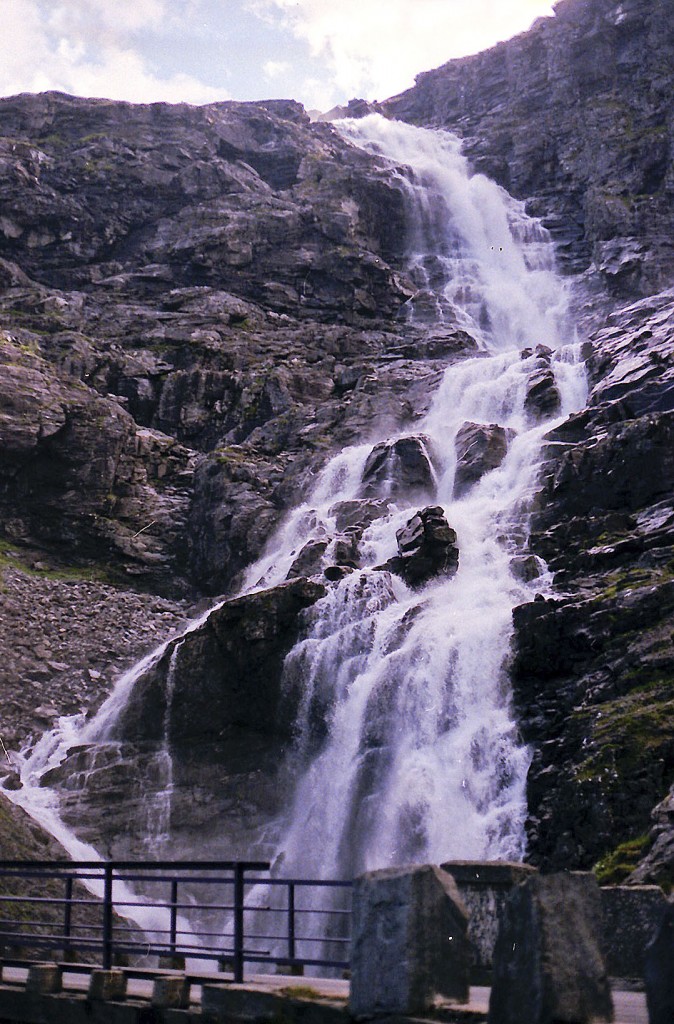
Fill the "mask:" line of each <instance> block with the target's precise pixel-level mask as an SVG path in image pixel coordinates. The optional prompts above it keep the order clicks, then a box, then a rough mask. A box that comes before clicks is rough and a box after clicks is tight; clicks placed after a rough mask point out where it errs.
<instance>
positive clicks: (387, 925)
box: [349, 866, 470, 1017]
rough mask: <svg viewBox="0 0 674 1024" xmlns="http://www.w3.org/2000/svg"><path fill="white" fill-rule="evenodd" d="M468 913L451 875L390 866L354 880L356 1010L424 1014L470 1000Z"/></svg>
mask: <svg viewBox="0 0 674 1024" xmlns="http://www.w3.org/2000/svg"><path fill="white" fill-rule="evenodd" d="M467 926H468V919H467V915H466V911H465V909H464V906H463V904H462V902H461V897H460V896H459V893H458V890H457V888H456V884H455V883H454V880H453V879H452V877H451V875H448V874H447V873H446V872H445V871H442V870H441V869H440V868H438V867H430V866H425V867H417V868H388V869H385V870H383V871H371V872H369V873H368V874H365V875H361V877H360V878H358V879H356V881H355V883H354V892H353V925H352V928H353V931H352V951H351V993H350V997H349V1009H350V1011H351V1014H352V1016H354V1017H357V1016H360V1015H367V1016H378V1015H390V1014H417V1013H422V1012H423V1011H424V1010H429V1009H430V1008H431V1006H432V1005H433V1002H434V1000H435V999H436V998H437V997H440V998H444V999H449V1000H453V1001H456V1002H460V1003H465V1002H467V1001H468V984H469V981H468V971H469V963H470V952H469V948H470V947H469V943H468V940H467V937H466V931H467Z"/></svg>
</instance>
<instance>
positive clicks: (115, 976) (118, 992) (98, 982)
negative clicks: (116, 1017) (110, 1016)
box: [88, 970, 126, 1002]
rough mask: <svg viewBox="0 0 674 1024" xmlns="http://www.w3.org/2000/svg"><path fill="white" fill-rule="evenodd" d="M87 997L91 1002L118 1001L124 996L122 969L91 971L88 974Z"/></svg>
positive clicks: (124, 978) (124, 986)
mask: <svg viewBox="0 0 674 1024" xmlns="http://www.w3.org/2000/svg"><path fill="white" fill-rule="evenodd" d="M88 998H89V999H91V1000H92V1001H93V1002H96V1001H100V1002H120V1001H121V1000H122V999H125V998H126V975H125V973H124V971H115V970H112V971H103V970H95V971H92V972H91V974H90V976H89V992H88Z"/></svg>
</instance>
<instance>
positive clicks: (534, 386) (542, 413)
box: [522, 345, 562, 421]
mask: <svg viewBox="0 0 674 1024" xmlns="http://www.w3.org/2000/svg"><path fill="white" fill-rule="evenodd" d="M527 351H528V350H527V349H525V350H524V351H523V353H522V355H523V356H525V355H526V353H527ZM561 404H562V396H561V395H560V393H559V388H558V387H557V384H556V381H555V374H554V371H553V369H552V350H551V349H549V348H547V346H545V345H537V346H536V349H535V359H534V365H533V369H532V370H531V373H530V374H529V378H528V380H527V393H526V396H525V399H524V408H525V411H526V412H527V413H528V415H529V417H530V418H531V419H532V420H534V421H540V420H544V419H547V418H548V417H549V416H554V415H555V413H557V412H559V410H560V407H561Z"/></svg>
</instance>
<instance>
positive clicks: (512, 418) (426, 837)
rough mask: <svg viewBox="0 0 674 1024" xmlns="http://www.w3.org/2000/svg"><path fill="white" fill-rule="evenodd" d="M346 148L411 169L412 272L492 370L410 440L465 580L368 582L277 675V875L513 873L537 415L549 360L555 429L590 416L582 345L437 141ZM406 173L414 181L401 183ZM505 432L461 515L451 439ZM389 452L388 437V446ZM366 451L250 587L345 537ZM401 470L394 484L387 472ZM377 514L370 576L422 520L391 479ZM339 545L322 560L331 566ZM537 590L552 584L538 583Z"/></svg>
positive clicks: (384, 139)
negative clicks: (518, 703)
mask: <svg viewBox="0 0 674 1024" xmlns="http://www.w3.org/2000/svg"><path fill="white" fill-rule="evenodd" d="M339 127H340V131H342V133H343V134H344V135H346V137H347V138H349V139H350V140H351V141H353V142H354V143H356V144H358V145H360V146H363V147H365V148H367V149H369V150H370V151H372V152H375V153H378V154H379V155H381V156H385V157H387V158H389V159H390V160H391V161H393V162H394V163H395V164H396V165H400V164H403V165H405V166H406V167H408V168H410V169H411V173H409V172H408V175H409V176H407V177H403V178H402V180H403V182H404V187H405V189H406V191H407V193H408V195H409V199H410V207H411V209H412V210H413V211H415V215H414V217H413V218H412V221H411V223H412V227H411V231H410V245H411V246H412V247H413V248H412V250H411V252H410V257H409V266H410V272H411V274H412V275H413V276H414V277H415V278H416V280H417V283H418V284H419V285H420V286H421V287H424V288H429V287H431V284H432V290H433V294H434V296H435V299H436V315H437V317H439V318H440V319H442V320H443V321H445V322H449V323H450V324H452V325H456V326H459V327H461V328H463V329H466V330H468V331H469V332H470V333H471V334H472V336H473V337H474V338H476V339H477V340H478V341H479V343H480V346H481V348H482V349H483V355H481V356H480V357H478V358H476V359H471V360H468V361H465V362H463V363H461V364H459V365H454V366H451V367H450V368H449V369H448V370H447V371H446V374H445V377H444V380H443V383H442V385H441V387H440V388H439V390H438V392H437V394H436V396H435V398H434V400H433V403H432V406H431V408H430V411H429V412H428V414H427V415H426V417H425V418H424V420H423V421H422V422H420V423H418V424H416V426H415V434H416V435H417V436H419V437H421V438H422V439H423V442H424V444H425V445H426V447H427V448H428V450H429V451H430V452H431V453H432V462H433V471H434V472H432V473H431V474H430V475H431V478H432V479H433V480H434V481H435V488H436V490H435V494H434V495H429V503H431V502H433V503H435V504H440V505H441V506H442V508H443V510H444V512H445V513H446V515H447V518H448V521H449V523H450V524H451V526H452V527H453V528H454V529H455V530H456V532H457V534H458V545H459V551H460V561H459V569H458V572H457V573H456V575H455V576H454V577H452V578H450V579H447V578H442V577H439V578H438V579H437V580H435V581H433V582H431V583H429V584H428V585H427V586H426V587H424V589H423V590H421V591H420V592H415V591H412V590H410V589H409V588H408V587H407V586H406V585H405V584H404V583H403V582H402V581H401V580H399V579H397V578H396V577H395V576H391V575H390V574H388V573H385V572H381V571H377V570H374V571H373V570H372V569H368V568H363V569H362V570H361V571H359V572H355V573H353V574H352V575H350V576H348V577H347V578H346V579H344V580H343V581H342V582H341V583H340V584H339V586H337V587H335V588H334V589H333V590H332V591H331V592H330V594H329V595H328V596H327V597H326V598H325V599H323V600H322V601H321V602H319V604H318V605H316V606H315V608H314V609H313V612H312V616H311V625H310V627H309V630H308V634H307V636H306V638H305V639H303V640H302V641H301V642H300V643H299V644H298V645H297V646H296V647H295V648H294V650H293V651H292V652H291V653H290V655H289V656H288V658H287V660H286V667H285V673H286V677H287V678H288V680H293V681H296V680H297V679H298V678H300V679H301V685H302V690H303V694H304V696H303V699H302V702H301V707H300V713H299V716H298V721H297V728H296V734H297V735H296V743H295V750H294V754H293V757H294V764H293V767H294V771H293V772H292V773H291V774H292V775H294V776H295V777H296V778H297V782H296V786H295V791H294V796H293V800H292V806H291V810H290V813H289V814H288V816H287V818H286V819H285V820H284V821H283V822H282V823H281V826H280V840H279V846H278V853H277V868H278V870H280V871H281V873H283V874H288V873H289V874H291V875H292V874H295V875H299V876H303V875H304V876H314V877H328V878H329V877H352V876H353V875H354V874H355V873H357V872H359V871H362V870H366V869H372V868H376V867H382V866H387V865H391V864H400V863H406V862H412V861H426V862H428V861H431V862H436V863H437V862H439V861H442V860H447V859H451V858H476V859H478V858H487V857H491V858H520V857H521V856H522V855H523V853H524V827H523V825H524V813H525V779H526V772H527V768H528V762H529V755H528V751H527V750H526V748H524V747H523V746H522V745H521V743H520V742H519V740H518V736H517V727H516V724H515V723H514V721H513V719H512V716H511V712H510V708H509V700H508V692H509V688H508V680H507V659H508V653H509V644H510V636H511V620H512V609H513V607H514V606H515V605H517V604H521V603H524V602H526V601H529V600H531V599H532V598H533V596H534V592H535V591H534V590H533V589H532V586H531V585H530V584H527V583H525V582H524V581H523V580H522V579H520V578H518V576H517V575H516V574H515V572H514V571H513V558H514V557H515V556H517V555H518V554H519V553H521V552H522V551H523V550H524V549H525V545H526V532H527V531H526V528H527V514H528V509H529V507H530V500H531V498H532V496H533V492H534V489H535V486H536V476H537V468H538V465H539V461H540V452H541V444H542V437H543V435H544V434H545V433H546V432H547V431H548V430H549V429H550V427H551V425H552V424H551V420H550V419H548V420H547V421H544V422H538V421H537V420H536V418H534V417H532V415H531V414H530V412H528V411H527V408H526V397H527V386H528V382H529V380H530V378H531V375H532V374H533V373H534V372H535V370H536V367H537V363H538V355H537V353H536V351H534V350H533V349H529V351H526V350H525V351H522V350H523V349H524V348H525V346H536V345H539V344H541V343H543V344H544V345H548V346H550V347H551V348H554V349H555V350H556V351H555V353H554V357H552V364H551V365H552V366H553V367H554V378H555V385H556V387H557V389H558V392H559V397H560V404H559V409H558V411H557V413H556V417H559V418H566V416H568V415H569V414H570V413H571V412H572V411H574V410H577V409H578V408H580V407H582V404H583V400H584V397H585V383H584V373H583V368H582V365H581V364H580V361H579V355H578V349H577V346H574V345H573V344H570V345H569V344H566V345H564V344H562V342H563V340H564V338H565V336H566V337H568V332H569V318H568V311H567V303H566V296H565V292H564V288H563V286H562V284H561V282H560V280H559V279H558V278H557V276H556V275H555V273H554V269H553V266H554V264H553V250H552V246H551V244H550V240H549V238H548V237H547V234H546V232H545V231H544V230H543V229H542V228H541V226H540V225H539V224H538V223H537V222H535V221H532V220H530V219H528V218H527V217H526V216H525V215H524V213H523V209H522V207H521V204H518V203H516V202H515V201H514V200H513V199H512V198H511V197H509V196H508V195H507V194H506V193H505V192H504V191H503V190H502V189H500V188H499V187H498V186H497V185H495V184H494V183H493V182H490V181H488V180H487V179H486V178H484V177H482V176H481V175H475V176H471V174H470V171H469V168H468V165H467V162H466V161H465V159H464V158H463V157H462V156H461V153H460V143H459V141H458V140H457V139H455V138H453V137H451V136H448V135H447V134H446V133H444V132H430V131H427V130H423V129H416V128H412V127H410V126H408V125H403V124H399V123H391V122H387V121H385V120H384V119H383V118H380V117H378V116H377V115H374V116H370V117H368V118H365V119H363V120H361V121H355V122H344V123H341V124H340V125H339ZM400 173H401V174H402V173H403V172H400ZM475 423H476V424H486V425H494V424H498V425H499V426H501V427H503V428H505V429H506V431H507V432H508V436H509V438H510V441H509V445H508V451H507V454H506V456H505V458H504V460H503V462H502V463H501V464H500V465H499V466H498V467H497V468H495V469H493V470H491V472H488V473H486V474H485V475H484V476H483V477H482V479H480V480H479V482H477V483H476V484H475V485H474V486H473V487H472V488H471V489H470V490H469V491H468V493H467V494H465V496H462V497H461V498H460V499H459V500H455V489H454V476H455V469H456V448H455V440H456V437H457V433H458V432H459V430H460V429H461V428H462V427H463V426H464V425H465V424H475ZM387 440H388V441H394V440H395V439H394V438H388V439H387ZM370 451H371V445H364V446H359V447H355V448H352V449H348V450H345V451H343V452H342V453H341V454H340V455H339V456H337V458H335V459H334V460H332V462H331V463H330V464H329V465H328V466H327V467H326V469H325V470H324V472H323V473H322V475H321V477H320V479H319V481H318V484H317V486H316V489H315V491H314V494H313V495H312V496H311V499H310V500H309V501H308V502H307V503H306V504H305V505H304V506H302V507H301V508H299V509H298V510H296V512H295V513H294V514H293V516H291V517H290V518H289V520H288V522H287V524H286V526H285V528H284V530H283V531H281V532H280V534H279V535H278V536H277V538H276V539H275V541H273V542H272V544H271V546H270V550H269V552H268V554H267V555H266V557H263V558H262V559H260V560H259V561H258V562H257V563H256V564H255V565H254V566H252V567H251V569H250V571H249V574H248V582H249V584H250V585H254V583H255V582H256V581H259V580H262V581H264V584H265V585H269V584H271V583H275V582H280V581H281V580H282V579H284V578H285V574H286V572H287V570H288V567H289V565H290V564H291V563H292V559H293V557H294V556H295V555H296V553H297V551H298V550H301V548H302V547H303V546H304V545H306V544H307V543H310V542H311V541H312V540H313V539H316V538H321V537H322V538H326V537H327V538H330V537H334V536H335V534H336V533H337V532H338V529H337V519H338V516H339V510H340V508H344V507H346V506H348V505H349V503H351V504H353V503H357V502H358V501H359V500H360V501H362V500H363V493H364V489H363V470H364V466H365V463H366V459H367V457H368V455H369V453H370ZM389 475H390V473H389ZM378 496H379V498H380V499H382V501H383V502H384V504H385V514H384V515H383V516H382V515H380V516H379V517H378V518H377V519H376V520H375V521H374V522H372V523H371V525H370V526H369V527H368V528H367V529H366V530H365V531H364V533H363V535H362V537H361V539H360V542H359V555H360V560H361V564H362V565H363V566H370V567H375V566H377V565H378V564H381V563H383V562H385V560H386V559H387V558H390V557H391V556H392V555H393V554H394V553H395V551H396V531H397V530H399V529H400V528H401V527H403V526H404V525H405V524H406V523H407V522H408V520H409V519H410V518H411V517H412V516H413V515H414V513H415V511H416V510H417V509H418V507H419V506H418V504H414V505H412V504H409V503H408V502H407V501H405V499H404V497H403V498H401V496H400V495H399V494H398V495H397V496H394V495H393V494H392V487H391V480H390V479H389V478H388V476H387V477H386V479H385V480H382V482H381V486H380V490H379V495H378ZM331 548H332V545H331V546H329V547H328V549H327V551H326V556H325V558H326V560H328V561H329V558H330V554H331ZM535 586H536V589H538V590H540V589H541V587H542V586H543V587H544V586H545V580H544V579H537V580H536V585H535Z"/></svg>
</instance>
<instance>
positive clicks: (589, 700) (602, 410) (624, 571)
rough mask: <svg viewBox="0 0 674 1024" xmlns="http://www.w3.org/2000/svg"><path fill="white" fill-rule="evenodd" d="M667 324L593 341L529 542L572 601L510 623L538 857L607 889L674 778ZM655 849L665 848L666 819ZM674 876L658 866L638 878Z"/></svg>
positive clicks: (541, 604) (616, 328) (641, 324)
mask: <svg viewBox="0 0 674 1024" xmlns="http://www.w3.org/2000/svg"><path fill="white" fill-rule="evenodd" d="M673 318H674V295H673V294H672V293H671V292H669V291H668V292H665V293H662V294H660V295H658V296H653V297H651V298H649V299H646V300H642V301H640V302H638V303H635V304H633V305H631V306H629V307H627V308H625V309H623V310H621V311H619V312H616V313H614V314H612V316H611V317H610V318H609V320H608V324H607V326H606V327H605V328H603V329H601V330H600V331H598V332H597V333H596V334H595V336H594V337H593V339H592V350H593V351H592V355H591V356H590V358H589V360H588V363H587V365H588V374H589V383H590V396H589V400H588V407H587V409H586V410H585V411H584V412H583V413H581V414H579V415H578V416H576V417H574V418H572V419H571V420H570V421H568V423H567V424H565V425H564V426H562V427H560V428H559V429H558V430H557V431H555V432H554V434H553V435H549V441H550V449H549V452H550V458H549V461H548V463H547V465H546V468H545V470H544V479H543V490H542V494H541V497H540V507H539V510H538V511H537V512H536V513H535V515H534V517H533V522H532V535H531V546H532V548H533V550H534V551H535V552H536V553H537V554H539V555H541V556H542V557H543V558H545V559H546V560H547V563H548V565H549V567H550V568H551V569H552V570H553V571H554V573H555V579H556V581H557V582H558V584H559V586H560V588H562V589H563V590H564V592H565V594H566V596H564V597H561V596H560V597H555V598H553V599H550V600H546V601H537V602H534V603H533V604H531V605H527V606H524V607H522V608H519V609H517V610H516V613H515V629H516V651H515V659H514V664H513V682H514V688H515V701H516V705H517V708H518V712H519V714H520V716H521V723H522V728H523V730H524V735H525V736H526V737H527V738H528V739H529V740H530V741H532V742H533V743H534V745H535V748H536V751H535V753H534V759H533V763H532V767H531V769H530V774H529V790H528V799H529V812H530V817H529V824H528V831H529V843H530V846H529V849H530V857H531V859H532V861H533V862H534V863H537V864H542V865H548V866H554V867H557V868H562V867H570V866H573V867H581V868H590V867H591V866H593V865H594V864H595V863H596V862H597V861H601V865H600V868H601V871H603V872H604V874H603V875H602V877H604V878H606V880H607V881H609V880H610V881H614V882H615V881H620V880H621V879H622V878H625V877H626V876H627V875H629V873H630V871H631V870H632V869H633V868H634V867H636V863H637V862H638V860H639V857H640V856H642V855H643V854H644V853H645V852H647V850H648V845H649V842H648V836H647V833H648V830H649V827H650V823H651V812H652V809H653V807H654V806H655V805H656V804H658V803H659V802H660V801H661V800H663V798H664V797H665V795H666V793H667V791H668V789H669V787H670V785H671V782H672V778H673V776H674V737H673V736H672V730H671V712H672V694H671V681H672V677H673V673H674V661H673V660H672V656H671V647H670V644H669V640H668V639H667V638H668V637H669V635H670V632H671V628H672V621H673V620H672V616H673V614H674V604H673V601H674V592H673V590H672V586H673V585H672V580H671V565H670V563H671V562H672V558H673V557H674V549H673V547H672V543H673V541H672V537H673V534H672V524H673V523H674V508H673V507H672V502H671V495H672V489H673V487H674V466H673V464H672V430H673V429H674V421H673V419H672V411H671V402H672V399H671V375H672V365H673V364H672V353H671V343H670V337H671V330H672V325H673V324H674V319H673ZM659 843H660V846H661V848H663V849H665V850H671V822H670V821H669V820H668V818H667V815H666V813H665V815H664V816H663V820H662V822H661V824H660V831H659ZM626 844H627V845H626ZM607 856H608V858H609V859H608V860H606V859H605V858H606V857H607ZM667 856H669V855H667ZM602 858H604V859H602ZM617 863H621V864H624V867H623V868H622V869H621V871H620V872H618V873H616V872H615V871H614V869H613V865H614V864H617ZM671 870H672V868H671V861H670V863H669V865H666V864H665V863H663V862H662V861H660V863H659V866H658V868H657V869H655V867H654V869H653V873H652V874H651V873H650V872H649V871H648V870H645V871H643V872H640V874H639V875H638V878H635V880H638V881H640V882H642V883H643V882H648V881H658V880H660V879H664V878H667V877H670V876H671Z"/></svg>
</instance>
